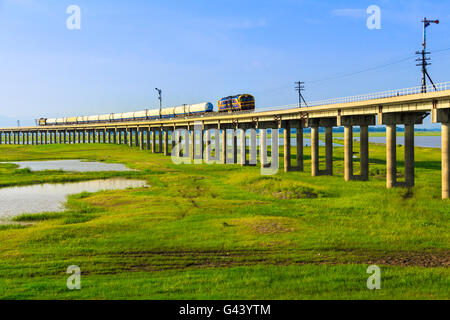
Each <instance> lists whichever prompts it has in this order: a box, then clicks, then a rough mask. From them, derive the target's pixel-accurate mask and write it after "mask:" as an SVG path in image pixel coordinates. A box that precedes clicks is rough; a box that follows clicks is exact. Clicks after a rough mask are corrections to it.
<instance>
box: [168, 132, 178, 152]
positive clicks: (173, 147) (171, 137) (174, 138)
mask: <svg viewBox="0 0 450 320" xmlns="http://www.w3.org/2000/svg"><path fill="white" fill-rule="evenodd" d="M176 139H177V134H176V129H175V128H173V129H172V131H171V132H170V140H171V143H172V150H175V146H176Z"/></svg>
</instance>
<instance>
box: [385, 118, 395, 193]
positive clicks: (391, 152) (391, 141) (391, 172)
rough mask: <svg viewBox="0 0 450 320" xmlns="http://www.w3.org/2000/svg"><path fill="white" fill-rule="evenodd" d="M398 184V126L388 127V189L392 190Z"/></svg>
mask: <svg viewBox="0 0 450 320" xmlns="http://www.w3.org/2000/svg"><path fill="white" fill-rule="evenodd" d="M396 184H397V126H396V125H395V124H391V125H387V126H386V187H387V188H388V189H391V188H393V187H395V186H396Z"/></svg>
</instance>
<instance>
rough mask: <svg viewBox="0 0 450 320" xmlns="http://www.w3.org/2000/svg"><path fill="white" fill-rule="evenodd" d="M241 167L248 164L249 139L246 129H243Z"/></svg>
mask: <svg viewBox="0 0 450 320" xmlns="http://www.w3.org/2000/svg"><path fill="white" fill-rule="evenodd" d="M240 162H241V166H245V165H246V164H247V137H246V131H245V129H241V161H240Z"/></svg>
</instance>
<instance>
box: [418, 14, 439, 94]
mask: <svg viewBox="0 0 450 320" xmlns="http://www.w3.org/2000/svg"><path fill="white" fill-rule="evenodd" d="M422 22H423V43H422V51H416V54H418V55H420V56H421V57H420V58H418V59H416V61H418V62H420V63H419V64H417V66H418V67H422V93H426V92H427V78H428V79H429V80H430V82H431V84H432V85H433V87H434V89H435V90H436V91H437V88H436V86H435V85H434V82H433V80H431V77H430V75H429V74H428V70H427V66H429V65H431V63H430V62H428V61H430V60H431V58H429V57H428V55H429V54H431V53H430V52H427V28H428V27H429V26H430V25H431V24H432V23H435V24H439V20H427V18H423V21H422Z"/></svg>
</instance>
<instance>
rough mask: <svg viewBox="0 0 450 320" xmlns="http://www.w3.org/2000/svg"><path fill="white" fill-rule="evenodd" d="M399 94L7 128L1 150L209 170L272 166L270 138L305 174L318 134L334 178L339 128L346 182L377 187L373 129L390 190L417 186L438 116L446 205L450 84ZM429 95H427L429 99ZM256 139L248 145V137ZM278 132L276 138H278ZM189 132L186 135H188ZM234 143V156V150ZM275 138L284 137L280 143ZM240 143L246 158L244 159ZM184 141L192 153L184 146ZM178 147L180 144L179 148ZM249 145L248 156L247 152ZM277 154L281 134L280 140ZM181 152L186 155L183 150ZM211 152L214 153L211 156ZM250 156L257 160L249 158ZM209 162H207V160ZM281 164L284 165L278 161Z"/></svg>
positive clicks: (287, 165)
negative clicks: (118, 157) (9, 147)
mask: <svg viewBox="0 0 450 320" xmlns="http://www.w3.org/2000/svg"><path fill="white" fill-rule="evenodd" d="M426 89H427V90H424V88H422V87H416V88H409V89H401V90H391V91H386V92H380V93H374V94H369V95H364V96H355V97H349V98H340V99H332V100H326V101H321V102H317V103H312V104H310V106H309V107H305V108H298V107H297V106H295V105H291V106H285V107H281V108H280V107H277V108H272V109H262V110H258V109H257V110H255V111H254V112H250V113H241V114H240V113H235V114H223V115H222V114H220V115H219V114H212V115H207V114H205V115H201V116H193V117H183V118H171V119H159V120H151V121H150V120H146V121H127V122H110V123H90V124H78V125H76V124H71V125H58V126H37V127H21V128H0V144H2V143H3V144H25V145H36V144H51V143H64V144H73V143H114V144H128V145H129V146H138V147H140V148H141V149H142V150H143V149H147V150H152V152H158V153H163V154H164V155H166V156H169V155H170V154H177V156H183V157H187V158H190V159H192V160H197V161H200V162H202V161H203V160H205V161H208V160H210V158H212V154H211V149H212V135H213V136H214V149H215V155H214V159H215V160H216V161H219V162H220V163H223V164H226V163H239V164H241V165H249V164H253V165H256V164H257V135H259V139H260V157H259V160H260V161H259V162H260V164H261V166H262V167H265V166H267V165H268V163H269V162H268V159H267V158H268V156H267V130H268V129H272V133H274V132H278V130H279V129H281V130H282V131H283V133H284V170H285V171H286V172H289V171H303V169H304V166H303V164H304V160H303V148H304V147H303V129H304V128H311V174H312V176H318V175H333V128H334V127H344V176H345V181H350V180H355V179H358V180H368V179H369V129H368V128H369V126H374V125H377V124H378V125H384V126H386V138H387V143H386V166H387V170H386V171H387V175H386V185H387V188H393V187H413V186H414V183H415V182H414V126H415V125H418V124H422V123H423V120H424V119H425V118H426V117H427V116H429V115H430V114H431V117H432V122H433V123H441V125H442V198H443V199H448V198H450V190H449V184H450V173H449V161H450V158H449V143H450V139H449V134H450V131H449V125H450V82H447V83H442V84H439V85H437V87H436V88H434V87H429V88H426ZM424 91H425V93H424ZM398 125H403V126H404V128H405V159H404V160H405V162H404V164H405V179H404V181H402V182H400V181H398V180H397V154H396V141H397V140H396V136H397V126H398ZM321 127H323V128H325V167H326V169H325V170H319V128H321ZM354 127H360V167H361V169H360V175H355V174H354V172H353V161H354V160H353V129H354ZM249 129H254V130H250V132H249V139H248V140H247V130H249ZM274 130H275V131H274ZM294 130H295V132H296V142H297V143H296V148H297V156H296V162H295V163H294V164H292V163H291V134H292V132H293V131H294ZM183 132H184V134H183ZM228 135H231V137H232V139H231V148H228V147H229V146H227V144H228V142H229V139H228ZM274 136H277V138H276V140H275V139H274ZM238 138H239V139H240V140H239V141H240V142H239V143H240V150H239V158H238V152H237V149H238ZM181 141H184V146H185V152H182V151H181V148H178V147H177V146H178V145H179V143H180V142H181ZM177 142H178V143H177ZM247 142H249V144H248V147H249V148H248V150H249V151H247ZM272 143H273V147H276V146H278V134H276V135H274V134H272ZM177 148H178V149H179V150H178V149H177ZM204 151H206V152H204ZM248 152H249V154H248ZM204 158H205V159H204ZM272 161H276V162H277V163H278V159H272Z"/></svg>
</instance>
